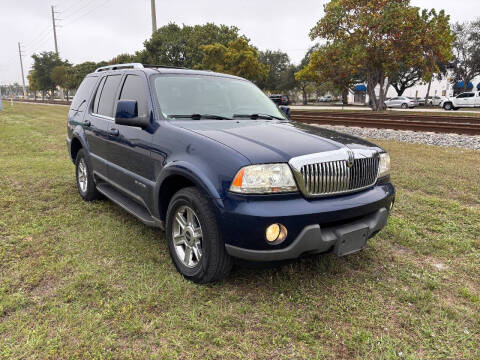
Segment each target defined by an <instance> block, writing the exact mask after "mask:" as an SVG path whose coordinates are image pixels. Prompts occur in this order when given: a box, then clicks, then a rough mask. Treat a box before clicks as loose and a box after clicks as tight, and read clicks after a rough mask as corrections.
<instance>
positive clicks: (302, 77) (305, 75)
mask: <svg viewBox="0 0 480 360" xmlns="http://www.w3.org/2000/svg"><path fill="white" fill-rule="evenodd" d="M318 49H319V45H314V46H312V47H310V48H309V49H308V50H307V52H306V53H305V56H304V57H303V59H302V61H301V62H300V65H298V67H297V69H296V71H295V80H296V81H297V88H298V89H299V90H300V91H301V92H302V103H303V105H307V102H308V93H309V88H311V87H312V86H313V84H314V83H315V82H318V79H319V78H318V75H317V74H316V72H315V71H303V69H305V68H306V67H307V66H308V64H309V63H310V58H311V56H312V54H313V53H315V52H316V51H317V50H318Z"/></svg>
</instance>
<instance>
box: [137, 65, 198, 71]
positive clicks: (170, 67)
mask: <svg viewBox="0 0 480 360" xmlns="http://www.w3.org/2000/svg"><path fill="white" fill-rule="evenodd" d="M143 67H144V68H153V69H155V68H164V69H184V70H190V69H189V68H186V67H183V66H173V65H152V64H143Z"/></svg>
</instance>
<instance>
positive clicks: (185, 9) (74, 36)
mask: <svg viewBox="0 0 480 360" xmlns="http://www.w3.org/2000/svg"><path fill="white" fill-rule="evenodd" d="M326 2H328V0H300V1H298V0H297V1H292V0H234V1H232V0H208V1H207V0H169V1H167V0H156V7H157V26H158V27H160V26H162V25H165V24H168V23H169V22H175V23H177V24H188V25H194V24H204V23H206V22H214V23H216V24H226V25H235V26H237V27H238V28H239V29H240V33H241V34H244V35H246V36H247V37H249V38H250V39H251V42H252V44H253V45H255V46H256V47H257V48H259V49H260V50H265V49H272V50H282V51H285V52H286V53H288V55H289V56H290V58H291V60H292V61H293V62H295V63H299V62H300V60H301V59H302V57H303V55H304V54H305V52H306V50H307V49H308V48H309V47H310V46H311V45H312V44H313V42H312V41H311V40H310V39H309V37H308V33H309V31H310V29H311V28H312V27H313V26H314V25H315V24H316V22H317V21H318V20H319V19H320V18H321V17H322V16H323V4H325V3H326ZM412 4H413V5H415V6H419V7H421V8H435V9H437V10H440V9H444V10H445V11H446V13H447V14H449V15H450V17H451V20H452V22H455V21H470V20H473V19H474V18H475V17H476V16H480V15H479V14H480V1H478V0H412ZM51 5H54V6H55V11H57V12H58V13H57V14H55V16H56V17H57V18H58V19H61V20H59V21H58V25H59V26H58V29H57V40H58V50H59V53H60V56H61V57H62V58H63V59H68V60H69V61H70V62H71V63H73V64H77V63H81V62H84V61H101V60H109V59H111V58H113V57H114V56H116V55H118V54H121V53H134V52H135V51H137V50H140V49H142V47H143V42H144V41H145V40H146V39H147V38H149V37H150V35H151V30H152V25H151V15H150V0H56V1H55V0H0V29H2V35H3V36H2V42H1V48H0V49H1V50H0V84H8V83H12V82H19V83H21V72H20V60H19V53H18V42H21V45H22V52H23V54H24V56H23V62H24V71H25V77H26V75H27V73H28V70H29V69H30V67H31V64H32V59H31V55H32V54H33V53H35V52H37V53H38V52H40V51H54V40H53V31H52V14H51Z"/></svg>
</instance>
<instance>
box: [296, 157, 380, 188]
mask: <svg viewBox="0 0 480 360" xmlns="http://www.w3.org/2000/svg"><path fill="white" fill-rule="evenodd" d="M290 165H291V166H292V168H293V170H294V174H295V176H296V178H297V182H298V183H299V187H300V189H301V191H302V192H303V193H304V194H305V195H307V196H310V197H315V196H327V195H335V194H341V193H348V192H353V191H358V190H361V189H364V188H367V187H370V186H372V185H374V184H375V182H376V181H377V176H378V165H379V157H378V153H377V152H376V151H370V152H368V151H367V152H366V151H365V150H364V151H362V152H358V151H357V152H355V151H351V150H343V149H342V150H335V151H332V152H331V153H330V154H329V153H320V154H312V155H306V156H302V157H298V158H294V159H292V160H291V161H290Z"/></svg>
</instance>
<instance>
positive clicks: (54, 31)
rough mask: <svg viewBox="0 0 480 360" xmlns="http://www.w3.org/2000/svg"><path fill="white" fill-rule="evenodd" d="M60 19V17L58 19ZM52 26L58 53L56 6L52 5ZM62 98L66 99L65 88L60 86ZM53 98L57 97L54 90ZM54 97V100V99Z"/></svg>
mask: <svg viewBox="0 0 480 360" xmlns="http://www.w3.org/2000/svg"><path fill="white" fill-rule="evenodd" d="M57 20H58V19H57ZM52 26H53V40H55V53H56V54H57V55H58V45H57V25H56V24H55V7H54V6H53V5H52ZM59 93H60V94H59V95H60V99H61V100H63V99H64V95H63V89H62V88H61V87H59ZM52 98H53V99H55V91H53V94H52ZM53 99H52V100H53Z"/></svg>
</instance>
